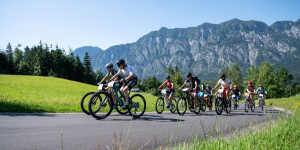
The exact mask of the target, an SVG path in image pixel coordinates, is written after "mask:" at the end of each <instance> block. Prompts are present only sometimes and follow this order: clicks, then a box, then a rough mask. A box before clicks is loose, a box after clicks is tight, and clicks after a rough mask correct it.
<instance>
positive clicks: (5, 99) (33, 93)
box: [0, 75, 157, 113]
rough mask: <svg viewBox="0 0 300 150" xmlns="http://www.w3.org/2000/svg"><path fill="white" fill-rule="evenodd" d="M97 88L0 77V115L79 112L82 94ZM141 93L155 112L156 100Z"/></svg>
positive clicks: (60, 81)
mask: <svg viewBox="0 0 300 150" xmlns="http://www.w3.org/2000/svg"><path fill="white" fill-rule="evenodd" d="M97 89H98V87H97V86H93V85H89V84H84V83H80V82H76V81H70V80H66V79H61V78H55V77H41V76H24V75H0V112H30V113H32V112H51V113H67V112H68V113H69V112H74V113H79V112H82V111H81V108H80V102H81V98H82V97H83V95H84V94H86V93H88V92H91V91H97ZM132 94H134V93H132ZM141 94H142V95H143V96H144V97H145V99H146V105H147V109H146V111H155V101H156V99H157V97H155V96H153V95H151V94H147V93H141Z"/></svg>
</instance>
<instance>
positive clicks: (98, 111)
mask: <svg viewBox="0 0 300 150" xmlns="http://www.w3.org/2000/svg"><path fill="white" fill-rule="evenodd" d="M112 110H113V102H112V98H111V96H110V95H109V94H108V93H107V92H102V91H100V92H97V93H95V94H94V95H93V96H92V97H91V98H90V101H89V112H90V114H91V115H92V116H93V117H94V118H96V119H104V118H106V117H108V116H109V115H110V113H111V112H112Z"/></svg>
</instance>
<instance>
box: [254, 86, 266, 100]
mask: <svg viewBox="0 0 300 150" xmlns="http://www.w3.org/2000/svg"><path fill="white" fill-rule="evenodd" d="M255 93H256V94H265V93H266V95H267V94H268V93H267V91H266V89H265V88H264V87H263V85H262V84H260V85H259V88H257V90H256V92H255ZM259 101H260V100H259V99H258V104H260V103H259Z"/></svg>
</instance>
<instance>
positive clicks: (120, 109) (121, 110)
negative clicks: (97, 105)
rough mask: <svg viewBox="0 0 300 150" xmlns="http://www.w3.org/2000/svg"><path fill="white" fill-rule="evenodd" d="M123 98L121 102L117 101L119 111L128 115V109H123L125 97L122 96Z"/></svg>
mask: <svg viewBox="0 0 300 150" xmlns="http://www.w3.org/2000/svg"><path fill="white" fill-rule="evenodd" d="M120 100H121V104H120V103H119V102H117V109H116V110H117V112H118V113H119V114H120V115H126V114H127V113H128V109H123V108H122V106H123V104H124V101H123V98H120Z"/></svg>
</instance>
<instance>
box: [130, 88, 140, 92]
mask: <svg viewBox="0 0 300 150" xmlns="http://www.w3.org/2000/svg"><path fill="white" fill-rule="evenodd" d="M130 91H131V92H143V91H141V90H140V89H139V88H133V89H131V90H130Z"/></svg>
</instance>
